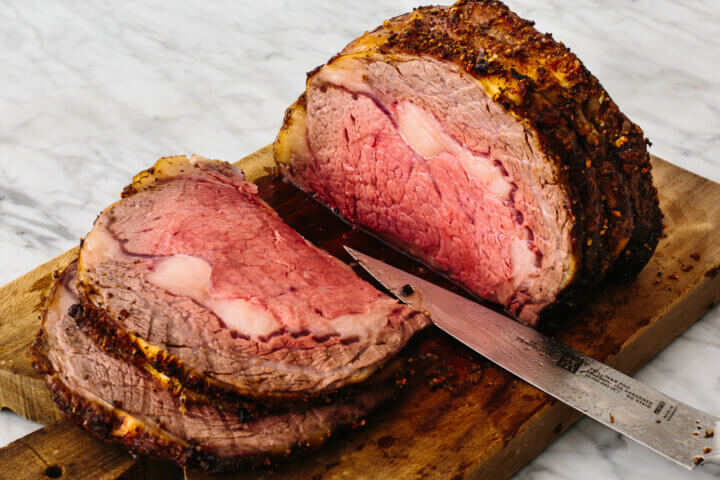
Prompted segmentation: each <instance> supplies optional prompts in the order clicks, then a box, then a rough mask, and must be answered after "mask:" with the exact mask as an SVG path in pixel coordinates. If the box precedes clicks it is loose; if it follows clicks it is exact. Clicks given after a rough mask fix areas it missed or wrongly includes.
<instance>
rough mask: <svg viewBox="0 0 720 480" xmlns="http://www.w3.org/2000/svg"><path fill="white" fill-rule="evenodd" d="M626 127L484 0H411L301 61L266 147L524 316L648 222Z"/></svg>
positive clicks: (636, 238) (351, 215)
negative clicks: (440, 1) (315, 63)
mask: <svg viewBox="0 0 720 480" xmlns="http://www.w3.org/2000/svg"><path fill="white" fill-rule="evenodd" d="M646 143H647V142H646V140H645V138H644V136H643V133H642V131H641V129H640V128H639V127H638V126H637V125H635V124H633V123H632V122H631V121H630V120H629V119H628V118H627V117H626V116H625V115H623V114H622V113H621V112H620V110H619V109H618V107H617V105H616V104H615V103H614V102H613V101H612V100H611V99H610V97H609V95H608V94H607V92H606V91H605V90H604V89H603V88H602V86H601V85H600V83H599V82H598V80H597V79H596V78H595V77H594V76H592V75H591V74H590V72H588V70H587V69H586V68H585V67H584V66H583V64H582V63H581V62H580V60H579V59H578V58H577V57H576V56H575V55H574V54H573V53H571V52H570V51H569V50H568V49H567V48H566V47H565V46H564V45H562V44H561V43H558V42H556V41H555V40H553V38H552V36H551V35H548V34H541V33H539V32H538V31H537V30H535V28H533V23H532V22H529V21H526V20H523V19H521V18H519V17H518V16H517V15H515V14H514V13H512V12H511V11H510V10H509V9H508V8H507V7H506V6H505V5H503V4H502V3H500V2H496V1H461V2H458V3H457V4H456V5H455V6H452V7H426V8H419V9H417V10H415V11H413V12H412V13H409V14H406V15H402V16H399V17H396V18H393V19H391V20H389V21H386V22H385V23H383V25H382V26H381V27H379V28H377V29H375V30H374V31H372V32H369V33H366V34H364V35H363V36H361V37H360V38H358V39H356V40H355V41H353V42H351V43H350V44H349V45H348V46H347V47H346V48H345V49H344V50H343V51H342V52H341V53H340V54H338V55H336V56H334V57H333V58H332V59H331V60H330V61H329V62H328V63H327V64H326V65H324V66H322V67H320V68H317V69H315V70H314V71H312V72H311V73H310V74H309V75H308V79H307V88H306V92H305V93H304V94H303V95H301V97H300V98H299V100H298V101H297V102H296V103H295V104H294V105H293V106H292V107H291V108H290V109H288V111H287V113H286V116H285V121H284V125H283V127H282V130H281V132H280V134H279V136H278V138H277V140H276V142H275V157H276V160H277V161H278V163H279V164H280V165H281V170H282V172H283V173H284V175H285V176H287V177H288V178H289V179H290V180H291V181H293V182H294V183H295V184H297V185H298V186H299V187H301V188H302V189H304V190H305V191H306V192H308V193H310V194H312V195H314V196H315V198H316V199H318V200H319V201H320V202H322V203H324V204H326V205H327V206H329V207H331V208H333V209H335V210H336V211H337V212H338V213H339V214H340V215H342V216H343V217H345V218H346V219H347V220H349V221H350V222H352V223H354V224H357V225H359V226H361V227H363V228H365V229H368V230H370V231H372V232H374V233H376V234H378V235H380V236H381V237H382V238H384V239H385V240H387V241H388V242H389V243H391V244H393V245H395V246H397V247H399V248H401V249H403V250H405V251H406V252H408V253H410V254H411V255H413V256H415V257H417V258H419V259H420V260H422V261H423V262H425V263H426V264H428V265H429V266H431V267H433V268H435V269H437V270H439V271H441V272H443V273H445V274H447V275H449V276H450V277H451V278H453V279H454V280H456V281H457V282H459V283H461V284H462V285H464V286H465V287H467V288H468V289H469V290H471V291H472V292H474V293H476V294H478V295H480V296H482V297H484V298H486V299H488V300H490V301H493V302H496V303H499V304H502V305H504V306H505V307H506V308H507V310H508V311H509V312H510V313H512V314H513V315H515V316H516V317H517V318H519V319H520V320H522V321H523V322H525V323H527V324H530V325H534V326H537V325H538V324H539V323H541V321H542V320H543V319H549V318H552V317H553V315H552V312H555V313H557V312H558V310H560V309H564V308H563V307H567V306H574V305H576V304H577V303H578V302H579V301H580V300H582V297H583V296H584V295H586V294H587V293H588V292H591V291H592V289H591V288H590V287H592V286H594V285H597V284H598V283H599V282H601V281H602V280H603V279H604V278H606V277H608V276H610V275H616V276H620V277H626V278H630V277H632V276H633V275H634V274H636V273H637V272H638V271H639V270H640V269H642V267H643V266H644V265H645V264H646V263H647V261H648V260H649V258H650V256H651V255H652V253H653V251H654V249H655V247H656V245H657V242H658V238H659V236H660V235H661V233H662V214H661V212H660V209H659V207H658V199H657V192H656V190H655V188H654V186H653V184H652V177H651V171H650V169H651V166H650V159H649V155H648V152H647V148H646Z"/></svg>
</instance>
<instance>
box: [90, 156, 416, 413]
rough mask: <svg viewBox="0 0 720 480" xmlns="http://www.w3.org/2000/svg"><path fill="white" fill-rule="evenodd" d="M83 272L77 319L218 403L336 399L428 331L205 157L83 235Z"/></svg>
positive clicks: (110, 211) (160, 166)
mask: <svg viewBox="0 0 720 480" xmlns="http://www.w3.org/2000/svg"><path fill="white" fill-rule="evenodd" d="M78 276H79V289H80V291H81V297H82V300H83V304H84V307H85V308H84V309H83V312H84V314H83V315H80V316H79V318H78V322H79V324H80V325H81V326H82V328H83V329H84V330H85V331H86V332H87V333H88V334H89V335H90V336H91V337H92V338H93V339H94V340H96V342H97V343H98V344H99V345H101V346H102V347H103V348H104V349H105V350H106V351H109V352H111V353H113V354H114V355H116V356H118V357H123V358H129V357H134V358H136V359H138V360H139V361H140V363H142V362H146V363H149V364H151V365H152V366H153V368H154V369H156V370H157V371H158V372H160V373H161V374H163V375H167V376H169V377H172V378H175V379H177V380H179V381H180V383H181V384H182V386H184V387H189V388H190V389H192V390H197V391H200V392H201V393H205V394H207V395H209V396H211V397H212V398H214V399H215V398H219V397H220V396H221V395H223V394H224V393H230V394H238V395H241V396H247V397H251V398H253V399H266V400H268V401H272V402H276V403H280V405H281V406H286V404H285V402H286V401H288V399H297V400H299V401H305V400H306V399H308V398H316V397H319V398H321V399H322V400H323V401H324V400H325V397H326V396H328V395H330V394H331V393H335V392H337V391H338V390H340V391H345V389H343V388H342V387H347V386H351V385H355V384H358V383H360V382H364V381H365V380H368V379H369V378H370V380H372V379H374V378H375V376H376V375H379V376H380V377H383V374H384V371H383V372H380V373H378V374H376V375H373V373H375V372H376V371H378V370H379V369H380V368H381V367H382V366H384V365H385V364H386V363H387V362H388V361H389V360H390V359H392V358H394V357H395V356H396V355H397V354H398V352H400V350H401V349H403V347H404V346H405V345H406V343H407V342H408V340H409V339H410V338H411V337H412V336H413V334H414V333H416V332H417V331H418V330H420V329H421V328H423V327H425V326H426V325H427V324H428V320H427V318H425V317H424V316H422V315H419V314H416V313H415V312H413V311H412V310H411V309H410V308H409V307H407V306H404V305H401V304H399V303H398V302H396V301H395V300H393V299H391V298H390V297H388V296H386V295H384V294H382V293H380V292H379V291H377V290H376V289H375V288H373V287H372V286H371V285H370V284H369V283H366V282H365V281H363V280H362V279H360V277H358V276H357V275H356V274H355V272H353V270H352V269H351V268H350V267H349V266H347V265H345V264H344V263H342V262H341V261H339V260H338V259H336V258H334V257H332V256H331V255H329V254H328V253H326V252H324V251H322V250H320V249H318V248H316V247H315V246H313V245H312V244H310V243H309V242H307V241H306V240H305V239H303V238H302V237H301V236H300V235H299V234H298V233H296V232H295V231H294V230H292V229H291V228H290V227H289V226H287V225H286V224H285V223H283V222H282V220H281V219H280V218H279V217H278V216H277V214H276V213H275V212H274V211H273V210H272V209H271V208H270V207H269V206H268V205H267V204H265V203H264V202H263V201H262V200H261V199H260V198H259V197H258V196H257V195H256V187H255V186H254V185H253V184H250V183H247V182H245V181H244V179H243V176H242V173H241V172H240V170H238V169H237V168H235V167H233V166H231V165H229V164H227V163H220V162H214V161H210V160H206V159H201V158H199V157H193V158H192V159H187V158H185V157H171V158H165V159H161V160H160V161H158V162H157V163H156V165H155V166H154V168H152V169H150V170H149V171H147V172H144V173H142V174H140V175H138V176H137V177H136V178H135V181H134V183H133V184H132V185H131V186H130V187H128V188H127V189H126V191H125V193H124V198H123V199H122V200H120V201H119V202H117V203H115V204H114V205H112V206H110V207H109V208H107V209H106V210H104V211H103V212H102V213H101V214H100V215H99V217H98V218H97V220H96V222H95V225H94V227H93V229H92V231H91V232H90V233H89V234H88V235H87V237H86V238H85V240H84V243H83V245H82V248H81V251H80V257H79V266H78ZM371 377H372V378H371ZM363 388H364V387H363ZM333 398H337V397H333Z"/></svg>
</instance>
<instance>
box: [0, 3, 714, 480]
mask: <svg viewBox="0 0 720 480" xmlns="http://www.w3.org/2000/svg"><path fill="white" fill-rule="evenodd" d="M422 3H428V2H427V1H424V2H414V1H410V0H376V1H368V2H358V1H350V0H334V1H329V0H328V1H325V2H323V1H320V0H303V1H290V0H283V1H280V0H266V1H264V2H250V1H247V0H240V1H228V0H222V1H217V2H190V1H181V2H160V1H152V2H139V1H129V2H106V1H78V2H67V1H58V0H47V1H43V2H22V1H18V0H16V1H0V65H2V67H0V283H5V282H7V281H10V280H12V279H13V278H15V277H17V276H19V275H21V274H23V273H24V272H26V271H28V270H30V269H32V268H33V267H35V266H37V265H38V264H40V263H42V262H44V261H47V260H49V259H50V258H53V257H54V256H56V255H57V254H59V253H61V252H63V251H65V250H66V249H68V248H70V247H72V246H74V245H75V244H76V243H77V241H78V239H79V238H80V236H82V235H83V234H85V233H86V232H87V230H88V229H89V227H90V225H91V222H92V221H93V219H94V218H95V216H96V215H97V213H98V212H99V211H100V210H101V209H102V208H103V207H104V206H106V205H108V204H109V203H111V202H112V201H113V200H115V199H116V198H117V197H118V194H119V192H120V190H121V188H122V187H123V186H124V185H125V184H127V183H128V181H129V180H130V178H131V176H132V175H133V174H134V173H137V172H138V171H140V170H142V169H144V168H147V166H149V165H150V164H151V163H152V162H154V160H155V159H157V158H158V157H160V156H166V155H171V154H183V153H198V154H201V155H204V156H208V157H214V158H220V159H223V160H236V159H238V158H241V157H243V156H244V155H246V154H248V153H250V152H252V151H254V150H256V149H257V148H259V147H261V146H263V145H265V144H267V143H269V142H270V141H272V139H273V138H274V136H275V133H276V131H277V129H278V127H279V125H280V121H281V119H282V114H283V111H284V109H285V108H286V107H287V105H288V104H290V103H291V102H292V101H293V100H294V99H295V97H296V96H297V94H298V93H299V92H300V90H301V89H302V87H303V83H304V78H305V72H306V71H308V70H310V69H312V68H313V67H314V66H316V65H318V64H320V63H322V62H323V61H324V60H326V59H327V58H328V57H329V56H330V55H332V54H333V53H335V52H336V51H338V50H339V49H341V48H342V47H343V46H344V45H345V44H346V43H347V42H348V41H350V40H351V39H352V38H354V37H355V36H357V35H359V34H360V33H362V32H363V31H364V30H366V29H370V28H373V27H374V26H376V25H377V24H378V23H380V22H381V21H382V20H383V19H384V18H387V17H389V16H392V15H395V14H399V13H403V12H404V11H407V10H410V9H411V8H412V7H414V6H417V5H419V4H422ZM509 4H510V5H511V7H512V8H514V9H515V10H516V11H517V12H518V13H520V14H521V15H523V16H525V17H528V18H533V19H535V20H536V21H537V25H538V28H540V29H541V30H545V31H551V32H553V33H554V35H555V37H556V38H557V39H560V40H562V41H563V42H565V43H566V44H567V45H569V46H570V47H571V48H572V49H573V50H574V51H575V52H577V53H578V54H579V56H580V57H581V58H582V59H583V61H584V62H585V63H586V65H587V66H588V67H589V68H590V70H591V71H592V72H593V73H595V74H596V76H598V77H599V78H600V80H601V81H602V82H603V84H604V86H605V87H606V88H607V90H608V91H609V92H610V94H611V95H612V96H613V98H614V99H615V100H616V102H617V103H618V104H619V105H620V106H621V107H622V109H623V111H624V112H625V113H626V114H628V115H629V116H630V117H631V118H632V119H633V120H635V121H636V122H637V123H638V124H640V125H641V126H642V127H643V128H644V129H645V131H646V133H647V135H648V137H649V138H650V139H651V140H652V141H653V142H654V145H653V148H652V151H653V153H655V154H656V155H659V156H661V157H664V158H666V159H667V160H669V161H672V162H674V163H677V164H678V165H681V166H683V167H685V168H687V169H690V170H692V171H695V172H697V173H700V174H701V175H704V176H706V177H709V178H712V179H715V180H720V2H718V1H717V0H705V1H702V0H691V1H685V2H676V1H670V0H637V1H630V0H607V1H601V0H582V1H571V0H550V1H544V2H537V1H532V0H509ZM360 5H362V7H360ZM718 365H720V310H718V309H715V310H713V311H711V312H710V313H709V314H708V315H706V316H705V317H704V318H703V319H702V320H700V321H699V322H698V323H697V325H695V326H694V327H693V328H691V329H690V330H689V331H688V332H686V333H685V334H684V335H682V337H680V338H679V339H678V340H677V341H675V342H674V343H673V344H671V345H670V346H669V347H668V348H666V349H665V350H664V351H663V352H662V353H661V354H660V355H658V357H657V358H655V359H654V360H653V361H652V362H651V363H650V364H649V365H648V366H646V367H645V368H643V369H642V371H641V372H639V374H638V375H637V376H638V377H639V378H640V379H641V380H642V381H644V382H646V383H648V384H650V385H652V386H654V387H656V388H658V389H661V390H663V391H665V392H667V393H668V394H670V395H673V396H676V397H677V398H678V399H680V400H682V401H685V402H687V403H689V404H692V405H694V406H697V407H699V408H702V409H705V410H708V411H710V412H712V413H714V414H715V415H720V370H719V369H718ZM33 428H35V426H34V425H32V424H30V423H29V422H26V421H24V420H22V419H19V418H17V417H16V416H14V415H13V414H11V413H9V412H2V413H0V445H2V444H5V443H7V442H9V441H11V440H12V439H14V438H17V437H19V436H22V435H23V434H25V433H27V432H28V431H30V430H32V429H33ZM717 476H718V473H717V470H712V467H707V468H703V469H701V471H700V472H695V473H694V474H689V473H687V472H684V471H683V470H681V469H679V468H678V467H676V466H675V465H673V464H671V463H669V462H668V461H665V460H663V459H661V458H659V457H657V456H655V455H653V454H651V453H650V452H648V451H646V450H645V449H644V448H642V447H640V446H638V445H636V444H634V443H632V442H631V441H628V440H625V439H624V438H621V437H618V436H617V434H615V433H613V432H611V431H610V430H607V429H604V428H602V427H600V426H598V425H596V424H594V423H593V422H592V421H590V420H583V421H581V422H580V423H579V424H578V425H577V426H576V427H574V428H572V429H571V430H570V431H569V432H568V433H566V434H565V435H563V436H562V437H561V438H560V439H559V440H558V441H557V442H555V443H554V444H553V445H552V446H551V447H550V448H548V449H547V450H546V451H545V452H544V453H542V454H541V455H540V456H539V457H538V458H537V459H536V460H535V461H534V462H532V463H531V464H530V465H529V466H527V467H526V468H524V469H523V470H522V471H521V472H520V473H519V474H518V475H517V478H519V479H523V480H525V479H533V480H534V479H543V480H544V479H564V478H568V479H577V478H582V479H603V480H614V479H625V478H633V479H636V478H637V479H652V480H664V479H681V478H693V477H694V478H717Z"/></svg>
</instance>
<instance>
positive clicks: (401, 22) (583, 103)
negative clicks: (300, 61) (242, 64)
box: [283, 0, 663, 326]
mask: <svg viewBox="0 0 720 480" xmlns="http://www.w3.org/2000/svg"><path fill="white" fill-rule="evenodd" d="M533 25H534V22H531V21H528V20H524V19H522V18H520V17H518V16H517V15H516V14H515V13H513V12H512V11H510V9H509V8H508V7H507V6H505V5H504V4H503V3H501V2H499V1H494V0H460V1H459V2H457V3H456V4H455V5H454V6H452V7H421V8H418V9H416V10H415V11H413V12H412V13H409V14H405V15H401V16H399V17H396V18H393V19H390V20H388V21H386V22H384V23H383V25H382V26H380V27H378V28H377V29H375V30H374V31H372V32H369V33H366V34H365V35H363V36H361V37H360V38H358V39H357V40H355V41H353V42H351V43H350V44H349V45H348V46H347V47H346V48H345V49H344V50H343V51H342V52H341V53H340V54H338V55H336V56H335V57H333V58H332V59H331V60H330V61H329V62H328V63H331V62H333V61H334V60H336V59H338V58H340V57H343V56H346V55H357V54H365V53H367V54H380V55H384V56H390V57H392V56H403V55H414V56H428V57H433V58H436V59H438V60H442V61H449V62H453V63H455V64H457V65H459V66H460V67H461V68H462V69H463V70H464V71H466V72H467V73H469V74H471V75H472V76H473V77H475V78H477V79H478V80H479V81H480V82H481V83H482V84H483V85H488V84H489V85H493V86H494V87H497V91H496V93H495V94H494V95H493V99H494V100H495V101H496V102H498V103H499V104H501V105H502V106H503V107H504V108H505V109H506V110H508V111H509V112H511V113H512V114H513V115H514V116H515V117H516V118H518V119H519V120H520V121H521V122H522V123H523V125H524V127H525V128H526V130H529V131H532V132H534V133H535V134H536V136H537V138H538V140H539V142H540V146H541V148H542V149H543V151H544V152H545V154H546V156H547V157H548V158H550V159H551V160H553V161H554V162H555V164H556V167H557V172H558V178H557V180H558V182H559V184H560V185H562V186H563V187H564V189H565V190H566V191H567V192H568V198H569V199H570V200H571V202H572V205H571V210H572V213H573V215H574V217H575V221H574V227H573V231H572V238H573V242H574V243H573V256H574V258H575V260H576V265H577V267H578V268H577V270H576V272H575V276H574V278H573V279H572V281H571V282H570V283H569V284H568V286H567V287H566V288H565V290H564V291H563V292H561V293H560V294H559V295H558V298H557V299H556V301H555V302H554V303H553V304H552V305H551V306H549V307H548V308H547V309H546V310H545V311H544V314H543V318H542V319H541V320H542V323H545V324H546V325H545V326H547V324H548V321H552V319H553V318H555V317H557V314H558V313H559V312H560V311H564V310H566V309H567V308H568V307H570V308H574V307H575V306H576V305H577V304H579V303H580V302H582V301H583V300H584V299H585V298H586V297H587V296H589V295H590V294H591V292H592V288H590V287H593V286H595V285H598V284H599V283H600V282H602V281H603V280H604V279H605V278H606V277H607V276H609V275H613V276H617V277H621V278H626V279H627V278H632V277H633V276H634V275H636V274H637V273H638V272H639V271H640V270H641V269H642V268H643V267H644V266H645V264H646V263H647V262H648V261H649V259H650V257H651V256H652V254H653V252H654V251H655V247H656V246H657V243H658V240H659V238H660V236H661V235H662V230H663V223H662V220H663V215H662V212H661V211H660V208H659V204H658V197H657V190H656V189H655V187H654V186H653V183H652V174H651V165H650V156H649V154H648V152H647V143H649V142H647V140H646V139H645V137H644V136H643V132H642V130H641V129H640V127H638V126H637V125H635V124H634V123H632V122H631V121H630V120H629V119H628V118H627V117H626V116H625V115H623V114H622V113H621V112H620V110H619V108H618V107H617V105H616V104H615V103H614V102H613V101H612V100H611V99H610V97H609V95H608V94H607V92H606V91H605V90H604V89H603V88H602V86H601V85H600V83H599V81H598V80H597V79H596V78H595V77H594V76H593V75H592V74H591V73H590V72H589V71H588V70H587V69H586V68H585V66H584V65H583V64H582V62H581V61H580V60H579V59H578V58H577V56H575V54H573V53H572V52H571V51H570V50H569V49H568V48H567V47H565V46H564V45H563V44H562V43H559V42H556V41H555V40H554V39H553V38H552V35H550V34H542V33H540V32H538V31H537V30H536V29H535V28H534V26H533ZM318 71H319V69H315V70H313V71H312V72H310V73H309V74H308V75H309V79H308V81H310V79H311V78H312V77H313V76H314V75H315V74H317V72H318ZM303 104H304V98H303V97H301V98H300V99H299V100H298V102H297V103H296V104H295V106H294V107H291V110H289V111H288V112H287V113H286V115H285V124H284V126H283V129H287V128H289V124H290V122H291V118H292V108H303Z"/></svg>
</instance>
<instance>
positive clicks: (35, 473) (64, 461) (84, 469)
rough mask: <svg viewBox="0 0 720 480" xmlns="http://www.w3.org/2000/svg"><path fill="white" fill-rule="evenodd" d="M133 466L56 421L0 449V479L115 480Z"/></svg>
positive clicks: (76, 429) (67, 424) (128, 459)
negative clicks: (62, 479) (59, 479)
mask: <svg viewBox="0 0 720 480" xmlns="http://www.w3.org/2000/svg"><path fill="white" fill-rule="evenodd" d="M69 445H72V448H68V446H69ZM134 463H135V461H134V460H133V458H132V457H131V456H130V455H128V454H127V453H125V452H122V451H120V450H119V449H116V448H114V447H111V446H109V445H106V444H105V443H103V442H102V441H100V440H98V439H96V438H95V437H93V436H91V435H86V434H85V432H83V431H82V430H80V427H77V426H75V425H73V424H72V423H70V422H67V421H65V420H59V421H56V422H53V423H51V424H49V425H46V426H45V427H43V428H41V429H40V430H37V431H35V432H33V433H31V434H30V435H27V436H25V437H23V438H21V439H19V440H16V441H15V442H13V443H11V444H10V445H8V446H6V447H4V448H2V449H0V465H2V467H1V468H0V478H3V479H8V480H9V479H13V480H47V479H48V478H65V479H73V480H75V479H77V480H84V479H87V480H116V479H117V478H119V477H120V476H121V475H123V474H124V473H126V472H128V470H130V469H131V468H132V467H133V465H134Z"/></svg>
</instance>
